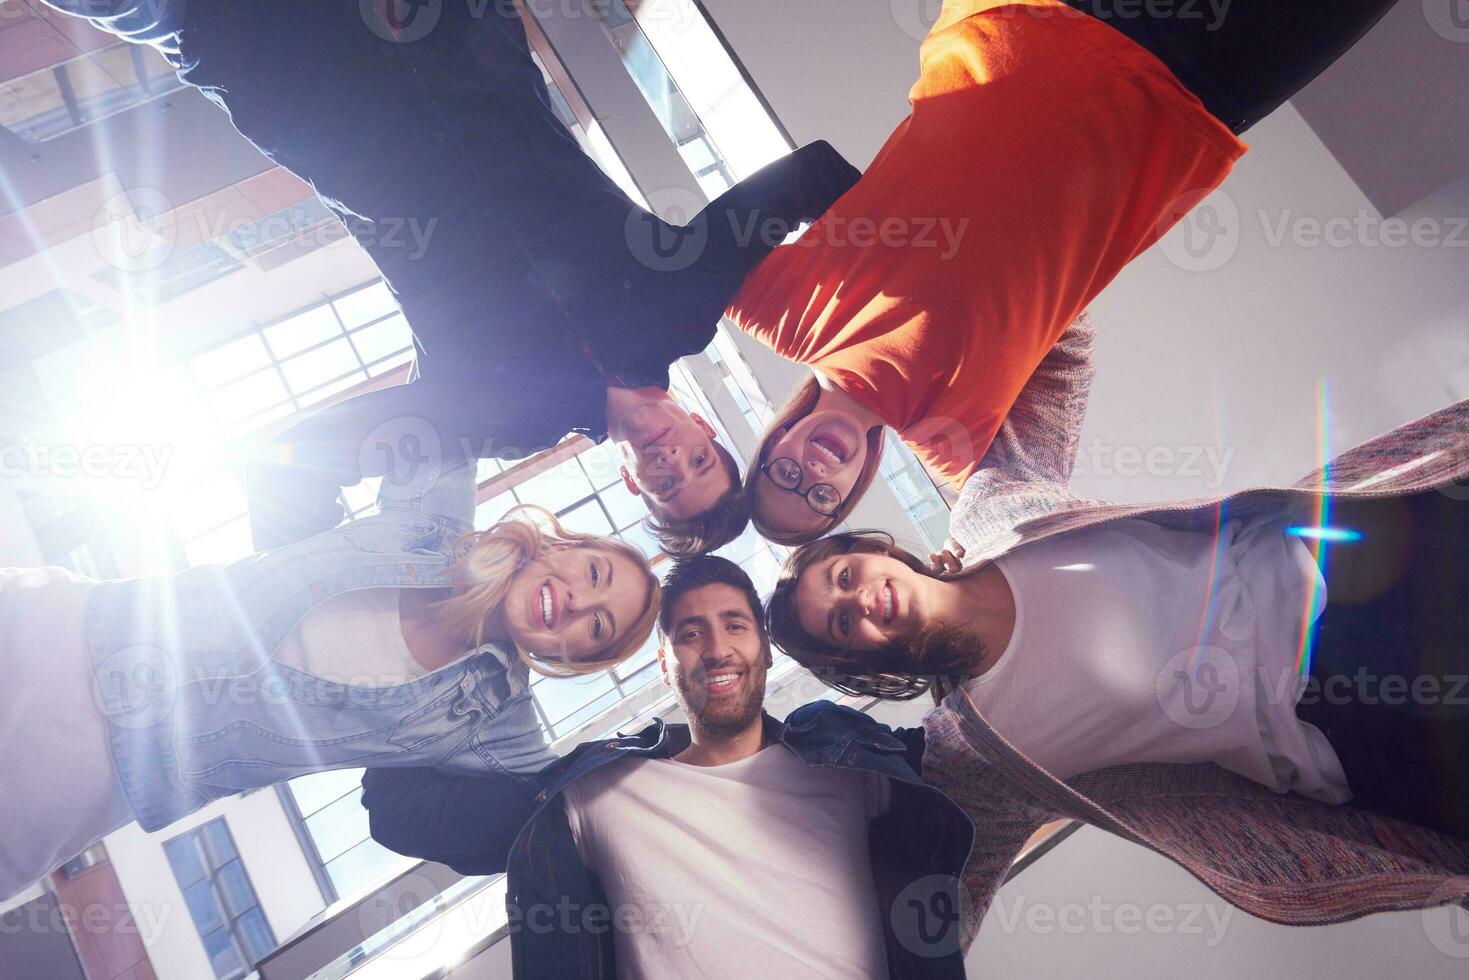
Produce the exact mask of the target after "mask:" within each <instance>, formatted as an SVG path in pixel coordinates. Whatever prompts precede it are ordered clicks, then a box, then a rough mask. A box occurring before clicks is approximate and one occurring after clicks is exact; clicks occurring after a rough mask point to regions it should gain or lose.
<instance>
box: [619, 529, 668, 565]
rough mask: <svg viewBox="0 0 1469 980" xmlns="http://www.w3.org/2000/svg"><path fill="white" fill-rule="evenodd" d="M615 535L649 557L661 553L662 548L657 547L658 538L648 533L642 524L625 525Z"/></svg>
mask: <svg viewBox="0 0 1469 980" xmlns="http://www.w3.org/2000/svg"><path fill="white" fill-rule="evenodd" d="M617 535H618V537H620V538H622V540H624V541H626V542H627V543H628V544H630V545H632V546H633V547H634V548H636V549H638V550H639V551H641V552H642V553H643V554H644V555H646V556H648V557H649V558H655V557H657V556H658V555H659V554H661V553H662V549H661V548H659V547H658V539H657V538H655V537H653V535H651V534H649V533H648V529H647V528H645V527H643V525H642V524H633V525H630V526H628V527H625V528H623V529H622V530H621V531H619V532H617Z"/></svg>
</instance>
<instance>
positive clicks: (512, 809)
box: [362, 769, 538, 875]
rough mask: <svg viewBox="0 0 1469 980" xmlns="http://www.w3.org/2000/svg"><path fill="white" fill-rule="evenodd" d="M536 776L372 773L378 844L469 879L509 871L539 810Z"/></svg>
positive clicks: (368, 799)
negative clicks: (518, 840)
mask: <svg viewBox="0 0 1469 980" xmlns="http://www.w3.org/2000/svg"><path fill="white" fill-rule="evenodd" d="M537 791H538V784H537V782H536V781H535V779H534V777H527V776H509V775H496V774H485V775H479V776H451V775H447V774H445V773H442V772H439V771H437V770H434V769H369V770H367V772H366V773H365V774H364V775H363V777H362V805H363V806H364V807H366V808H367V814H368V825H369V827H370V828H371V831H372V839H373V840H375V841H377V842H378V843H379V844H381V845H383V846H384V847H386V848H388V849H389V850H391V851H396V852H398V853H399V854H406V855H408V856H409V857H416V858H422V859H423V860H425V861H437V862H438V863H440V864H446V865H448V866H449V867H451V868H453V869H454V870H455V871H457V872H459V873H460V874H463V875H488V874H498V873H500V872H502V871H504V870H505V865H506V858H507V857H508V856H509V854H510V847H511V845H512V844H514V843H515V837H516V835H517V834H519V833H520V829H521V828H522V827H524V826H525V825H526V823H527V822H529V820H530V818H531V814H532V813H533V812H534V811H535V802H536V801H535V796H536V793H537Z"/></svg>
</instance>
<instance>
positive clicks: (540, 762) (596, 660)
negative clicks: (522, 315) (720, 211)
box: [0, 438, 659, 898]
mask: <svg viewBox="0 0 1469 980" xmlns="http://www.w3.org/2000/svg"><path fill="white" fill-rule="evenodd" d="M405 444H413V445H416V443H395V442H394V440H393V439H391V438H390V439H387V440H382V441H380V442H379V443H378V445H379V446H382V445H387V446H394V445H399V446H401V445H405ZM398 462H399V465H397V466H395V467H393V471H392V472H390V474H389V476H388V477H385V478H384V481H383V484H382V491H381V493H380V495H379V508H378V513H377V514H375V515H373V516H370V517H366V518H362V519H359V520H356V521H353V522H351V523H349V524H346V525H343V526H341V527H338V528H334V529H330V530H326V531H323V532H321V533H318V534H316V535H314V536H311V537H309V538H306V539H305V540H302V541H300V542H299V543H296V544H292V545H288V546H286V547H283V548H278V549H275V550H272V551H268V552H263V553H259V554H255V555H252V556H250V557H248V558H243V559H241V560H239V561H236V562H233V563H231V564H228V565H219V566H204V567H196V568H190V569H188V570H187V571H184V572H181V573H179V574H177V575H175V576H172V577H170V578H158V579H135V580H117V581H105V582H94V581H87V580H83V579H80V578H78V577H76V576H74V575H71V574H70V573H68V572H65V571H63V570H60V569H55V568H49V569H8V570H0V663H3V664H4V665H5V669H6V674H7V684H6V687H5V693H4V695H3V696H0V746H3V748H4V751H3V752H0V826H3V827H4V828H5V833H4V834H3V835H0V898H4V897H8V896H9V895H11V894H14V893H15V892H17V891H19V890H20V889H21V888H23V887H25V886H26V885H27V884H28V883H30V882H31V881H33V880H35V879H36V878H38V877H40V876H41V875H44V874H46V873H47V872H49V871H50V870H51V869H52V868H54V867H55V866H56V865H57V864H59V863H61V862H63V861H65V860H67V859H68V858H70V857H71V856H72V855H74V854H76V853H77V852H79V851H80V850H82V849H83V848H85V847H87V846H88V845H89V844H91V843H92V842H94V841H96V840H97V839H99V838H101V837H103V836H105V835H106V834H108V833H111V832H112V831H113V830H116V829H117V828H118V827H120V826H122V825H123V824H125V823H127V822H129V821H132V820H136V821H138V823H139V824H141V825H142V827H143V828H144V829H145V830H150V831H152V830H157V829H159V828H161V827H163V826H165V825H167V824H169V823H170V822H172V821H174V820H176V819H178V818H180V817H182V816H184V815H185V814H188V813H190V812H192V811H194V810H196V809H198V808H199V807H201V806H203V805H204V804H205V803H208V802H209V801H211V800H214V799H217V798H219V797H223V796H227V795H230V794H233V793H238V792H241V791H243V790H248V789H254V788H257V787H261V786H267V785H270V784H272V783H276V782H280V781H282V780H287V779H291V778H293V777H296V776H301V775H304V774H306V773H311V772H316V771H319V770H325V769H337V768H347V767H356V766H367V765H371V766H434V767H439V768H444V769H450V770H457V771H463V772H482V771H486V770H488V771H492V772H509V773H517V772H533V771H535V770H538V769H540V768H541V767H542V766H544V765H545V764H546V763H548V762H549V761H551V760H552V759H553V758H554V756H553V755H552V753H551V752H550V751H549V749H548V747H547V744H546V739H545V737H544V734H543V732H542V730H541V727H540V724H539V723H538V721H537V719H536V714H535V708H534V706H533V705H532V703H531V697H530V685H529V682H530V671H532V670H535V671H537V672H540V673H543V674H549V675H553V676H569V675H576V674H585V673H590V672H593V671H597V670H602V669H604V668H606V667H609V666H611V665H613V664H616V663H619V662H621V661H622V660H624V659H626V658H627V657H628V656H630V655H631V654H632V653H634V652H635V651H636V650H637V649H638V648H639V647H640V646H641V645H642V644H643V642H644V641H645V640H646V639H647V638H648V636H649V635H650V633H651V631H652V628H653V625H654V622H655V621H656V617H657V613H658V594H659V586H658V582H657V579H656V578H655V577H654V576H653V574H652V572H651V570H650V568H649V566H648V563H647V561H646V559H645V558H644V557H643V555H642V554H641V553H639V552H638V551H637V550H635V549H634V548H632V547H631V546H629V545H627V544H625V543H624V542H621V541H618V540H615V539H611V538H602V537H593V536H589V535H581V534H574V533H571V532H569V531H567V530H566V529H565V528H563V527H561V526H560V525H559V524H558V523H557V522H556V520H555V518H554V517H552V516H551V515H550V514H548V513H546V512H545V511H542V510H540V509H539V508H517V509H516V510H515V511H512V512H511V513H510V514H508V515H507V516H506V517H505V518H504V519H503V520H501V521H500V522H499V523H497V524H495V525H494V526H493V527H491V528H490V529H488V530H486V531H483V532H479V533H475V532H474V531H473V529H472V526H471V520H472V518H473V515H474V508H475V468H474V464H473V462H472V461H470V462H465V461H463V460H462V459H460V460H456V459H448V460H436V459H431V458H427V454H423V453H414V454H411V456H410V461H409V462H408V463H407V464H404V463H403V462H402V460H401V459H400V460H399V461H398Z"/></svg>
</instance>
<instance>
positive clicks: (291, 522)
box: [245, 352, 607, 551]
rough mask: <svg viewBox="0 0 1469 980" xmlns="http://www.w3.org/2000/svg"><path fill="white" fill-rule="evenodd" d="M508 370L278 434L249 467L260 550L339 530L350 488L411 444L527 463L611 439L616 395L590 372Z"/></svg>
mask: <svg viewBox="0 0 1469 980" xmlns="http://www.w3.org/2000/svg"><path fill="white" fill-rule="evenodd" d="M558 354H559V352H558ZM507 362H508V364H507V365H494V364H493V362H491V363H490V364H486V365H485V367H484V368H483V371H482V373H480V374H477V375H473V376H469V377H466V378H464V379H463V380H455V379H453V378H452V377H447V376H446V377H440V378H436V379H435V380H434V381H433V382H429V381H417V382H414V383H413V384H407V385H395V386H393V387H391V388H384V389H382V390H380V391H371V392H367V393H366V394H362V395H359V396H357V397H355V398H350V399H348V400H347V401H344V402H341V403H339V404H336V405H332V406H330V407H329V408H326V409H323V410H322V411H320V412H317V413H316V414H314V415H312V416H310V417H308V418H306V419H305V420H303V421H301V422H299V423H297V424H296V425H295V426H293V427H292V428H290V429H288V430H286V432H284V433H282V434H281V435H279V436H277V437H276V438H275V439H274V440H272V441H271V442H270V443H269V444H268V445H266V446H265V447H264V449H263V450H261V451H259V452H258V453H256V454H254V455H253V456H252V458H251V459H250V460H249V461H248V462H247V464H246V467H245V489H246V501H247V504H248V507H249V510H250V531H251V534H252V535H253V537H254V544H255V548H256V550H259V551H265V550H268V549H271V548H279V547H282V546H284V545H288V544H294V543H296V542H298V541H302V540H305V539H306V538H309V537H311V536H312V535H314V534H320V533H321V532H323V531H328V530H331V529H332V528H334V527H336V526H337V525H338V524H340V523H341V521H342V518H343V516H344V515H343V509H342V505H341V503H340V501H339V499H338V497H339V494H340V493H341V488H342V487H346V486H352V485H353V484H356V483H358V482H360V481H361V480H363V479H366V478H369V477H375V476H382V475H383V474H384V473H387V472H388V471H389V470H388V468H389V466H392V465H396V464H395V463H394V461H395V460H398V459H400V458H401V457H402V453H400V452H399V451H398V450H399V449H401V448H402V447H405V446H406V447H408V448H409V450H410V451H411V452H410V455H411V454H435V458H436V459H438V460H440V461H442V460H447V459H450V458H465V457H468V458H484V457H496V458H503V459H519V458H523V457H525V456H529V455H532V454H534V453H537V452H540V451H542V450H544V449H549V448H550V447H552V446H554V445H556V444H557V443H558V442H560V441H561V439H562V438H564V437H565V436H566V435H567V434H568V433H570V432H581V433H583V434H586V435H590V436H591V437H592V438H594V439H600V438H602V437H604V436H605V434H606V411H607V389H606V386H605V384H604V383H603V382H602V380H601V379H600V378H599V377H598V376H597V375H596V374H595V372H594V371H593V369H592V368H591V367H590V365H587V364H585V363H584V362H583V361H582V360H581V359H580V358H576V359H573V358H559V359H558V361H557V362H556V363H555V364H551V365H546V366H544V367H538V368H535V369H530V370H527V369H526V367H525V364H524V362H522V361H520V360H518V359H511V358H507ZM517 363H518V364H520V367H519V368H513V367H511V366H509V365H513V364H517ZM512 375H513V377H512ZM404 440H408V441H407V442H405V441H404ZM407 462H408V463H409V464H414V463H416V460H414V459H408V460H407Z"/></svg>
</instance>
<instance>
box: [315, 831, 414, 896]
mask: <svg viewBox="0 0 1469 980" xmlns="http://www.w3.org/2000/svg"><path fill="white" fill-rule="evenodd" d="M415 863H416V862H415V861H414V860H413V858H407V857H404V856H403V855H401V854H395V853H393V852H392V851H390V850H388V849H387V848H386V847H383V846H382V845H381V844H379V843H378V842H377V841H375V840H372V839H371V838H368V839H367V840H365V841H363V842H362V843H360V844H358V845H357V846H356V847H354V848H352V849H351V850H350V851H348V852H347V853H345V854H343V855H342V856H341V857H339V858H337V859H336V860H334V861H329V862H327V865H326V873H327V876H328V877H330V878H331V880H332V885H333V886H334V887H335V888H336V890H337V894H338V895H340V896H342V897H343V898H349V897H351V896H353V895H356V894H357V893H359V892H361V891H363V890H365V889H367V888H370V887H372V886H374V885H377V884H379V883H380V882H383V881H386V880H387V879H388V878H391V877H392V876H393V875H395V874H399V873H400V872H402V871H404V870H405V869H407V868H408V867H410V866H412V865H413V864H415Z"/></svg>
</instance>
